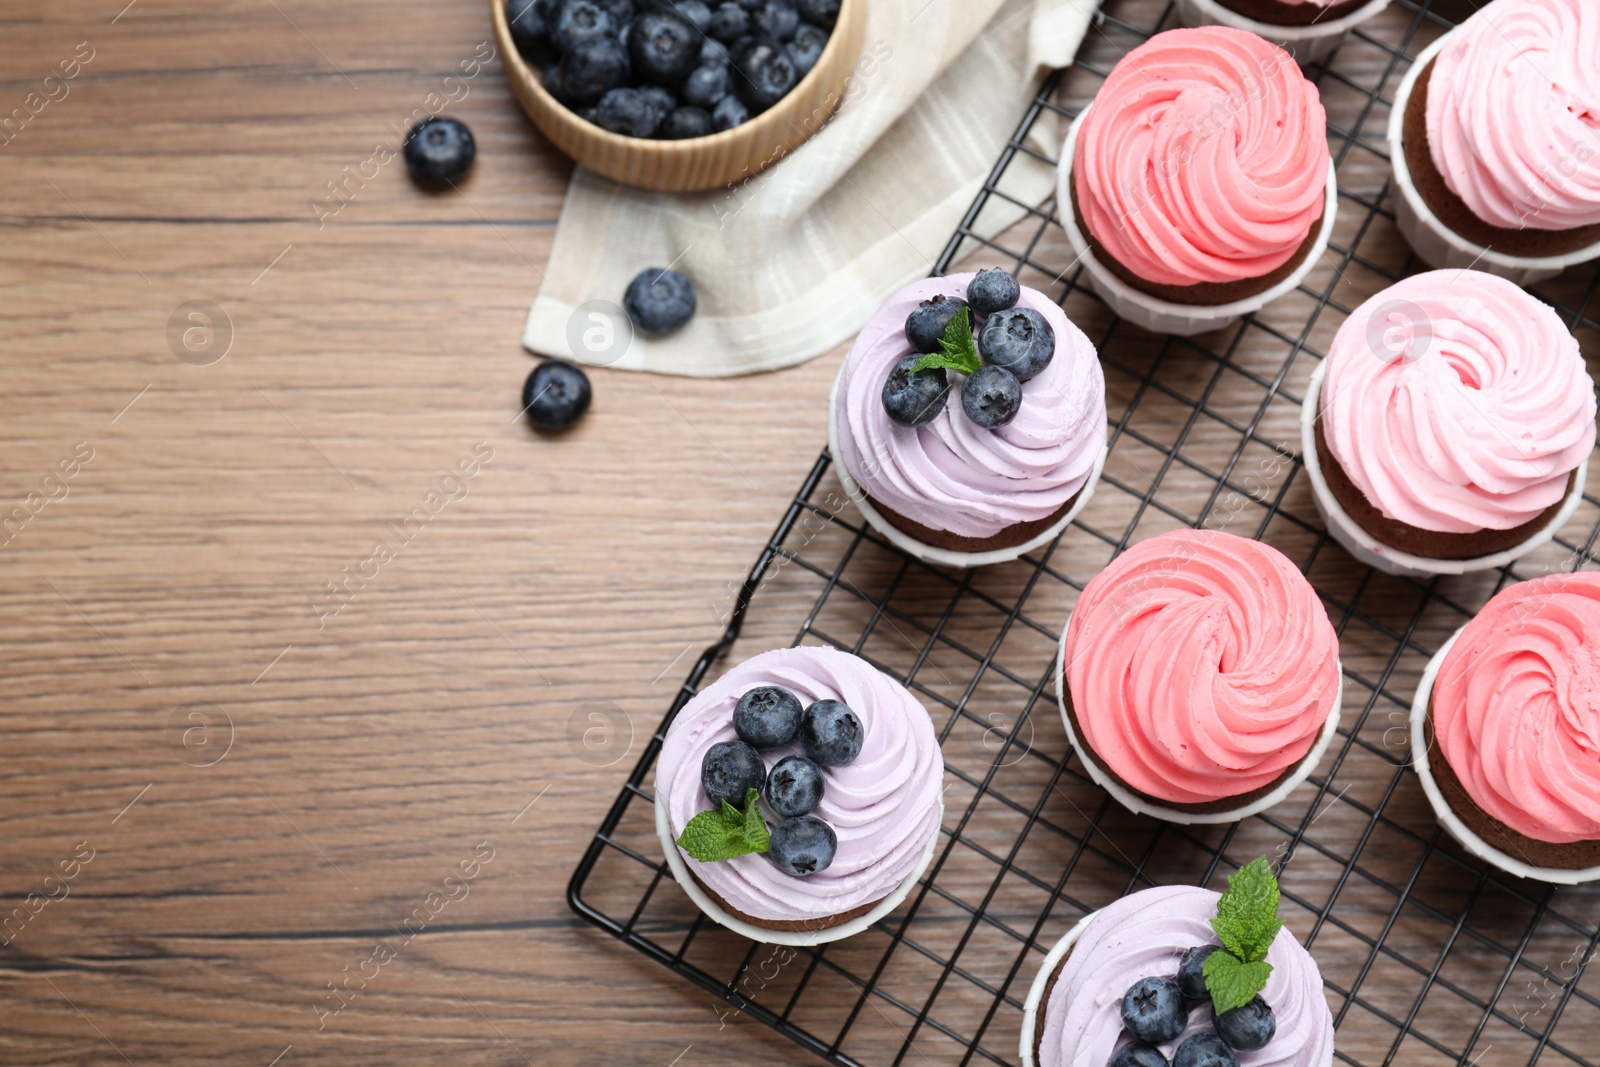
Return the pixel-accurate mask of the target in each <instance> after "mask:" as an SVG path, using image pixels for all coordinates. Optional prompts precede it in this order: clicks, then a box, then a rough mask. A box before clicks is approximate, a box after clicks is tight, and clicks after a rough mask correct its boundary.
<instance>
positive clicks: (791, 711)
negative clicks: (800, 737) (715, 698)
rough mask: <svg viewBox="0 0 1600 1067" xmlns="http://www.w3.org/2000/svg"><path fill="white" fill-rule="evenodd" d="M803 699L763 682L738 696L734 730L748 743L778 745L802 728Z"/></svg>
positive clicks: (765, 746) (760, 745)
mask: <svg viewBox="0 0 1600 1067" xmlns="http://www.w3.org/2000/svg"><path fill="white" fill-rule="evenodd" d="M801 711H802V708H801V706H800V698H799V697H797V696H795V695H794V694H793V693H791V692H789V690H787V689H784V688H783V687H782V686H777V685H763V686H761V687H759V688H756V689H752V690H750V692H748V693H746V694H745V695H744V696H742V697H740V698H739V703H737V704H735V705H734V707H733V732H734V733H736V734H738V735H739V739H740V740H741V741H744V742H745V743H746V744H748V745H750V746H752V747H754V748H758V749H762V748H777V747H778V746H779V745H787V744H788V743H789V742H790V741H793V740H794V736H795V734H796V733H798V732H799V730H800V713H801Z"/></svg>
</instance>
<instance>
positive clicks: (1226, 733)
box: [1056, 530, 1340, 823]
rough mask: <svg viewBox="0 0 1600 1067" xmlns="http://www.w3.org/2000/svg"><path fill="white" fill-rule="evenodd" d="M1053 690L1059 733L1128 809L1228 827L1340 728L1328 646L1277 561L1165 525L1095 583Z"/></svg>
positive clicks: (1286, 566)
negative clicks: (1166, 530)
mask: <svg viewBox="0 0 1600 1067" xmlns="http://www.w3.org/2000/svg"><path fill="white" fill-rule="evenodd" d="M1056 686H1057V693H1058V694H1059V698H1060V701H1061V714H1062V717H1063V719H1064V721H1065V722H1066V726H1067V733H1068V737H1069V739H1070V740H1071V742H1072V744H1073V746H1074V747H1075V748H1076V749H1077V751H1078V754H1079V755H1080V756H1081V757H1082V758H1083V761H1084V763H1085V764H1086V766H1087V768H1088V770H1089V772H1090V774H1091V776H1093V777H1094V778H1095V780H1096V781H1097V782H1098V783H1099V784H1100V785H1101V786H1102V787H1104V788H1105V789H1106V790H1107V791H1108V792H1110V793H1111V794H1112V796H1114V797H1116V798H1117V799H1118V800H1119V801H1121V802H1122V804H1123V805H1124V806H1126V807H1128V808H1130V809H1132V810H1133V811H1136V812H1140V813H1143V814H1149V815H1156V816H1158V817H1161V818H1166V819H1169V820H1171V821H1174V822H1205V823H1217V822H1233V821H1236V820H1238V819H1241V818H1243V817H1244V816H1246V815H1249V814H1254V813H1255V812H1258V811H1263V810H1265V809H1266V808H1268V807H1271V806H1272V805H1273V804H1275V803H1277V802H1278V801H1280V800H1282V799H1283V798H1284V797H1286V796H1287V795H1288V794H1289V792H1290V791H1292V790H1293V789H1294V787H1295V786H1296V785H1298V784H1299V783H1300V782H1302V781H1304V780H1305V779H1306V777H1307V776H1309V775H1310V774H1311V772H1312V770H1313V769H1314V768H1315V766H1316V764H1317V762H1318V761H1319V760H1320V759H1321V758H1322V754H1323V752H1325V751H1326V749H1327V745H1328V743H1329V742H1330V741H1331V740H1332V738H1333V736H1334V733H1335V730H1336V728H1337V726H1338V722H1339V694H1340V669H1339V639H1338V637H1337V636H1336V635H1335V634H1334V631H1333V626H1332V624H1331V623H1329V622H1328V615H1327V612H1326V611H1324V609H1323V607H1322V603H1321V601H1320V600H1318V599H1317V594H1316V592H1315V591H1314V590H1313V589H1312V588H1311V585H1310V583H1309V582H1307V581H1306V579H1305V577H1304V576H1303V575H1302V574H1301V573H1300V572H1299V571H1298V570H1296V569H1295V566H1294V564H1292V563H1290V562H1289V560H1288V559H1287V558H1286V557H1285V556H1284V555H1283V553H1281V552H1279V551H1278V550H1277V549H1274V548H1271V547H1270V546H1268V545H1264V544H1262V543H1261V542H1259V541H1252V540H1248V539H1246V538H1243V537H1236V536H1234V535H1233V534H1227V533H1221V532H1218V531H1213V530H1176V531H1173V532H1171V533H1165V534H1161V535H1160V536H1158V537H1152V538H1150V539H1149V540H1148V541H1141V542H1140V543H1139V544H1137V545H1134V546H1133V547H1132V548H1130V549H1128V550H1127V551H1126V552H1124V553H1123V554H1122V555H1120V556H1118V557H1117V558H1116V559H1114V560H1112V561H1111V564H1110V565H1109V566H1108V567H1106V569H1105V570H1103V571H1101V572H1100V573H1099V574H1097V575H1095V577H1094V578H1093V579H1091V580H1090V582H1089V584H1088V585H1087V586H1086V587H1085V588H1084V590H1083V594H1082V595H1081V596H1080V597H1079V598H1078V603H1077V606H1076V607H1075V608H1074V609H1073V612H1072V618H1071V620H1070V621H1069V622H1068V624H1067V629H1066V632H1065V633H1064V634H1063V635H1062V638H1061V657H1060V662H1059V664H1058V669H1057V682H1056Z"/></svg>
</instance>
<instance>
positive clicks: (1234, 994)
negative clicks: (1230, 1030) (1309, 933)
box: [1201, 951, 1272, 1015]
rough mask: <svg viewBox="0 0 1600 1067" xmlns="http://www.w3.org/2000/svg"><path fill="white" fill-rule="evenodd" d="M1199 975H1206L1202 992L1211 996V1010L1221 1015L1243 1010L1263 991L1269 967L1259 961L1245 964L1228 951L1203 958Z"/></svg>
mask: <svg viewBox="0 0 1600 1067" xmlns="http://www.w3.org/2000/svg"><path fill="white" fill-rule="evenodd" d="M1201 972H1202V973H1203V974H1204V975H1205V976H1206V992H1207V993H1210V994H1211V1006H1212V1009H1213V1010H1214V1011H1215V1012H1216V1013H1217V1014H1218V1015H1221V1014H1222V1013H1223V1012H1225V1011H1232V1010H1233V1009H1234V1008H1242V1007H1244V1006H1245V1005H1246V1004H1248V1003H1250V1002H1251V1001H1252V1000H1254V999H1255V998H1256V995H1257V994H1259V993H1260V992H1261V991H1262V990H1263V989H1265V988H1267V976H1268V975H1269V974H1271V973H1272V964H1270V963H1267V962H1265V961H1263V960H1253V961H1251V962H1249V963H1246V962H1245V961H1243V960H1241V959H1239V957H1237V956H1235V955H1234V954H1233V953H1231V952H1226V951H1224V952H1213V953H1212V954H1211V955H1210V956H1207V957H1206V962H1205V966H1204V967H1202V968H1201Z"/></svg>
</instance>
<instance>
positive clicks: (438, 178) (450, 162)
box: [403, 117, 478, 185]
mask: <svg viewBox="0 0 1600 1067" xmlns="http://www.w3.org/2000/svg"><path fill="white" fill-rule="evenodd" d="M403 153H404V155H405V157H406V167H407V168H408V169H409V170H410V171H411V177H412V178H414V179H415V180H416V181H418V182H420V183H422V184H424V185H443V184H445V183H447V182H453V181H455V180H456V179H458V178H461V177H462V176H464V175H465V174H466V173H467V171H469V170H471V169H472V161H473V160H474V159H476V158H477V156H478V146H477V144H476V143H475V142H474V141H473V139H472V131H471V130H469V129H467V126H466V124H465V123H463V122H458V121H457V120H455V119H447V118H439V117H435V118H429V119H423V120H422V121H421V122H419V123H417V124H416V125H415V126H413V127H411V132H410V133H409V134H408V135H407V136H406V144H405V148H404V149H403Z"/></svg>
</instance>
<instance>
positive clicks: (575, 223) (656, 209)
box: [523, 0, 1098, 377]
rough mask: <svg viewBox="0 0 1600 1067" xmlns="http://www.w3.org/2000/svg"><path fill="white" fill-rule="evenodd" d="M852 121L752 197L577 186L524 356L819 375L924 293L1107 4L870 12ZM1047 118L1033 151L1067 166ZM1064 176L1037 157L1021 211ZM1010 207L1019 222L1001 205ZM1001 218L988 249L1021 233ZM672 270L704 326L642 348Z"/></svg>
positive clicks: (926, 5) (748, 192)
mask: <svg viewBox="0 0 1600 1067" xmlns="http://www.w3.org/2000/svg"><path fill="white" fill-rule="evenodd" d="M869 4H870V7H869V10H868V16H867V27H866V44H865V46H864V47H863V51H862V59H861V62H860V63H859V64H858V65H857V67H856V72H855V74H854V75H853V78H852V83H851V85H850V87H849V89H848V90H847V92H846V102H845V104H844V105H843V107H841V109H840V111H839V113H838V115H837V116H836V117H835V118H834V119H833V120H832V121H831V122H830V123H829V124H828V125H827V126H825V127H824V128H823V129H822V130H821V132H819V133H818V134H817V135H816V136H815V137H813V138H811V140H809V141H807V142H806V143H805V144H804V145H803V146H801V147H800V148H799V149H798V150H796V151H795V152H793V153H792V154H791V155H790V156H789V157H788V158H787V159H785V160H783V161H782V162H780V163H778V164H776V165H775V166H773V167H771V168H770V169H768V170H767V171H766V172H765V173H763V174H761V175H759V176H757V177H755V178H753V179H751V180H749V181H747V182H745V183H743V184H742V185H740V186H738V187H737V188H731V189H716V190H711V191H709V192H704V193H656V192H649V191H646V190H642V189H633V188H629V187H627V186H623V185H618V184H616V183H615V182H612V181H610V180H608V179H606V178H602V177H600V176H599V175H596V174H594V173H592V172H590V171H588V170H587V169H585V168H583V167H579V168H578V169H577V170H576V171H574V172H573V176H572V182H571V185H570V186H569V187H568V189H567V199H566V204H565V206H564V207H563V208H562V211H561V222H560V226H559V228H558V229H557V231H556V238H555V244H554V247H553V249H552V250H551V253H550V263H549V266H548V267H547V268H546V271H545V279H544V283H543V285H542V286H541V287H540V290H539V295H538V298H537V299H535V300H534V302H533V307H532V308H531V309H530V311H529V313H528V324H527V329H526V331H525V332H524V335H523V344H524V345H526V346H527V347H528V348H529V349H531V350H533V351H534V352H537V353H540V354H543V355H551V356H564V357H568V358H573V359H576V360H579V361H580V362H584V363H590V364H594V365H601V366H616V367H622V368H625V369H628V370H646V371H655V372H659V373H664V374H684V375H692V376H697V377H721V376H726V375H734V374H746V373H750V372H752V371H762V370H772V369H775V368H778V367H787V366H791V365H793V364H796V363H801V362H804V361H805V360H808V359H811V358H813V357H815V356H818V355H821V354H822V353H824V352H827V351H828V350H830V349H832V348H834V347H835V346H836V345H838V344H840V343H841V342H843V341H845V340H848V339H849V338H850V337H852V336H853V335H854V334H855V333H856V332H857V331H858V330H860V328H861V326H862V325H863V324H864V323H865V322H866V321H867V319H868V318H869V317H871V315H872V313H873V312H874V311H876V310H877V308H878V306H879V305H880V304H881V303H882V302H883V300H884V299H885V298H886V297H887V296H888V295H889V294H890V293H892V292H894V291H895V290H896V289H898V288H899V287H900V286H902V285H905V284H906V283H908V282H911V281H913V280H915V279H917V278H920V277H923V276H925V275H927V273H928V272H929V271H930V270H931V269H932V268H933V264H934V262H935V260H937V258H938V257H939V254H940V253H941V252H943V250H944V246H945V244H946V242H947V241H948V240H949V238H950V234H951V233H952V232H953V231H954V230H955V228H956V226H957V225H958V224H959V223H960V221H961V218H962V215H963V214H964V213H965V212H966V210H967V208H968V207H969V206H970V205H971V203H972V200H973V198H974V197H975V196H976V195H977V193H978V191H979V190H980V189H981V188H982V187H983V182H984V179H985V178H986V177H987V176H988V174H989V172H990V170H991V169H992V168H993V166H994V161H995V159H996V158H997V157H998V156H999V154H1000V150H1001V148H1002V147H1003V146H1004V145H1005V143H1006V141H1007V139H1009V137H1010V136H1011V134H1012V132H1013V131H1014V130H1015V129H1016V126H1017V123H1018V122H1019V121H1020V120H1021V118H1022V115H1023V113H1024V111H1025V109H1026V108H1027V106H1028V103H1029V102H1030V100H1031V99H1032V97H1033V94H1034V93H1035V92H1037V90H1038V85H1039V79H1040V78H1041V77H1042V75H1043V74H1044V72H1045V71H1046V70H1047V69H1048V68H1050V67H1057V66H1065V65H1067V64H1068V63H1070V62H1071V60H1072V57H1073V54H1074V53H1075V52H1076V51H1077V48H1078V44H1079V42H1080V41H1081V40H1082V39H1083V34H1084V31H1085V29H1086V28H1087V27H1088V24H1089V20H1090V18H1091V17H1092V16H1093V15H1094V12H1095V9H1096V7H1097V6H1098V0H869ZM1048 118H1049V116H1046V117H1045V118H1042V119H1041V121H1040V122H1038V123H1037V124H1035V126H1034V129H1033V133H1032V137H1033V138H1035V139H1036V140H1037V142H1038V143H1037V144H1035V145H1034V147H1036V148H1037V149H1039V150H1040V151H1042V152H1045V153H1046V154H1048V155H1050V156H1052V157H1053V156H1054V155H1055V153H1056V151H1057V150H1058V149H1059V147H1060V143H1059V134H1058V131H1057V130H1056V128H1055V126H1056V124H1055V123H1054V122H1051V121H1047V119H1048ZM1054 180H1055V178H1054V174H1053V172H1052V168H1051V167H1049V166H1047V165H1046V164H1044V163H1042V162H1040V161H1039V160H1037V159H1034V158H1032V157H1031V156H1029V155H1027V154H1026V153H1023V154H1021V155H1019V157H1018V159H1017V160H1016V162H1014V163H1013V164H1012V166H1011V170H1010V172H1009V174H1008V177H1007V191H1008V193H1016V192H1018V191H1020V194H1021V198H1022V199H1024V200H1025V201H1026V202H1028V203H1034V204H1037V203H1041V202H1043V201H1044V200H1045V199H1046V198H1047V197H1048V196H1049V195H1050V192H1051V190H1052V188H1053V184H1054ZM1003 206H1004V207H1006V208H1013V206H1012V205H1009V204H1004V205H1003ZM1001 207H1002V202H1001V201H999V200H998V199H997V200H996V201H995V202H994V206H993V207H991V208H990V209H989V210H986V211H985V212H984V216H983V224H984V227H985V229H986V230H987V231H988V234H989V235H992V234H993V233H995V232H998V231H999V230H1001V229H1003V228H1004V227H1006V226H1008V225H1010V224H1011V223H1012V222H1014V221H1015V220H1016V219H1017V218H1018V217H1020V216H1021V214H1022V209H1020V208H1013V210H1011V211H1009V212H1007V211H1005V210H997V209H999V208H1001ZM667 266H671V267H672V268H673V269H675V270H679V271H682V272H683V273H684V274H686V275H688V276H689V278H690V279H692V280H693V281H694V283H695V287H696V290H697V292H698V296H699V308H698V311H697V312H696V314H695V317H694V319H693V320H691V321H690V323H689V325H687V326H686V327H684V328H683V329H682V330H680V331H678V332H677V333H676V334H674V335H673V336H671V337H668V338H664V339H661V340H649V339H647V338H644V337H640V336H634V337H632V338H631V339H630V338H629V337H628V334H629V332H630V331H629V330H628V329H627V325H626V322H625V321H624V322H621V323H620V325H619V323H618V322H617V319H618V317H619V316H620V309H619V308H618V305H620V304H621V302H622V294H623V292H624V290H625V289H626V288H627V286H628V282H629V281H631V280H632V279H633V277H634V276H635V275H636V274H638V273H639V272H640V271H641V270H644V269H646V268H651V267H655V268H660V267H667Z"/></svg>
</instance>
